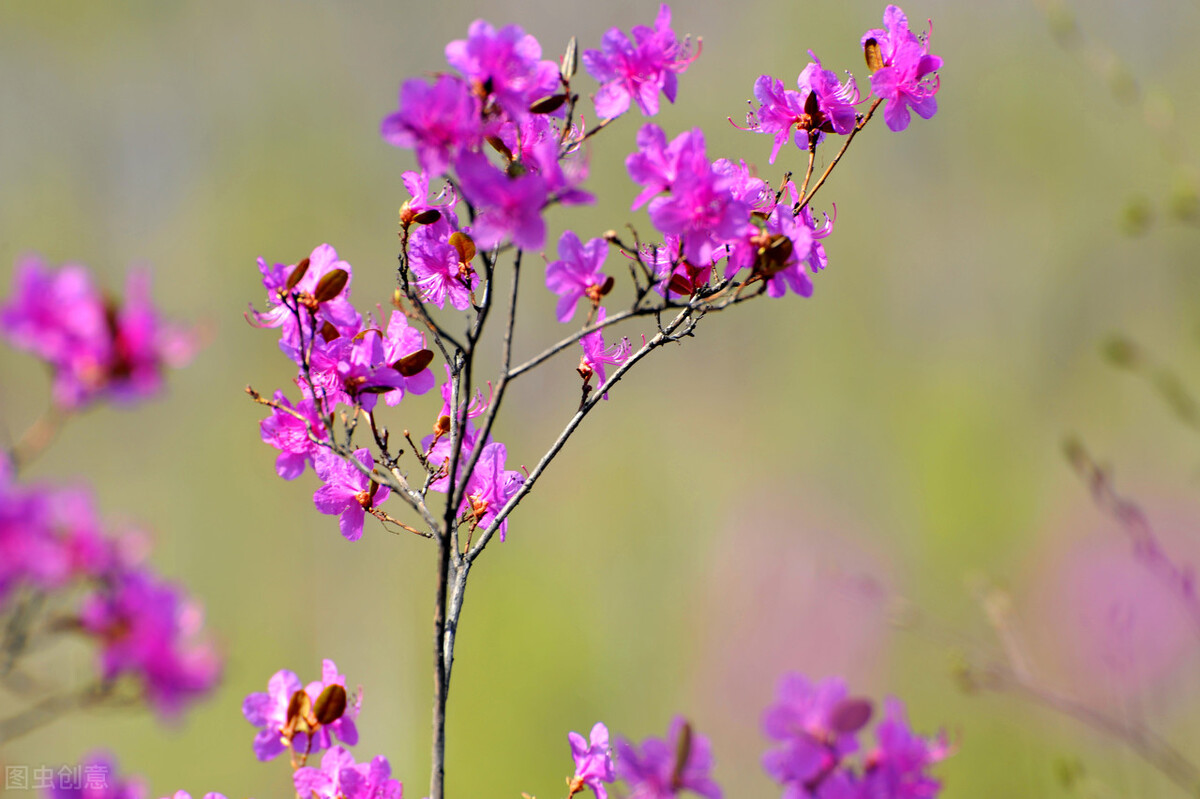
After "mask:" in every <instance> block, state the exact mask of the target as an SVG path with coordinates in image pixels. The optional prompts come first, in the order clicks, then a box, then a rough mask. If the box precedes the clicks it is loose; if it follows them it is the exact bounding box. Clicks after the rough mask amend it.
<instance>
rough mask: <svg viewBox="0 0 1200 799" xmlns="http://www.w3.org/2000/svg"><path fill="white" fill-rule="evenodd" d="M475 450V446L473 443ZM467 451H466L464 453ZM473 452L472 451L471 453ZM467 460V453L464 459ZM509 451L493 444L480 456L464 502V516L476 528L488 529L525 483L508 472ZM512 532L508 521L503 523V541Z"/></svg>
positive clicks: (513, 472)
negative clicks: (505, 466) (506, 462)
mask: <svg viewBox="0 0 1200 799" xmlns="http://www.w3.org/2000/svg"><path fill="white" fill-rule="evenodd" d="M472 446H474V442H472ZM465 449H466V448H465V447H464V450H465ZM468 451H469V450H468ZM461 457H463V458H465V457H466V452H464V453H463V455H462V456H461ZM507 458H508V450H507V449H506V448H505V446H504V445H503V444H499V443H495V442H492V443H489V444H487V445H485V446H484V448H483V450H482V451H481V452H480V453H479V462H478V463H476V464H475V469H474V471H472V472H471V479H470V480H468V481H467V492H466V496H465V497H464V499H463V506H462V508H461V509H460V515H464V514H465V515H468V516H469V517H470V519H471V522H472V524H473V525H475V526H479V527H487V526H488V525H490V524H491V523H492V521H493V520H495V518H496V514H497V513H499V512H500V510H501V509H502V508H503V507H504V506H505V505H506V504H507V503H508V501H509V500H510V499H512V497H513V495H514V494H516V493H517V491H518V490H519V489H520V488H521V486H522V484H524V482H525V476H524V475H523V474H521V472H518V471H512V470H507V469H505V468H504V462H505V460H506V459H507ZM507 532H508V518H507V517H506V518H505V519H504V521H502V522H500V540H501V541H503V540H504V536H505V534H506V533H507Z"/></svg>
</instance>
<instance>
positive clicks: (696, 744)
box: [617, 716, 721, 799]
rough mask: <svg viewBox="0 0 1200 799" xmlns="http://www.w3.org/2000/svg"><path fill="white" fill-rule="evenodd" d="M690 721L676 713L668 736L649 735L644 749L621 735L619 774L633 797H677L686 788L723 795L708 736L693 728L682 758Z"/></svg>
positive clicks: (714, 798) (714, 796) (711, 795)
mask: <svg viewBox="0 0 1200 799" xmlns="http://www.w3.org/2000/svg"><path fill="white" fill-rule="evenodd" d="M686 725H687V722H686V721H685V720H684V718H683V717H682V716H676V717H675V718H674V719H673V720H672V721H671V727H670V729H669V730H667V739H666V740H663V739H661V738H647V739H646V740H645V741H644V742H643V743H642V746H641V748H640V749H639V748H638V747H636V746H634V745H633V743H631V742H630V741H628V740H626V739H624V738H618V739H617V775H618V776H619V777H620V778H621V779H622V780H624V781H625V782H626V783H627V784H628V785H629V789H630V793H629V799H674V797H676V796H678V795H679V794H680V792H682V791H684V790H688V791H692V792H694V793H697V794H699V795H700V796H705V797H708V799H721V788H720V786H719V785H717V784H716V783H715V782H714V781H713V779H712V768H713V756H712V747H711V746H710V745H709V742H708V738H706V737H704V736H703V735H696V734H692V733H691V732H690V730H689V732H688V742H689V743H688V748H687V750H686V753H685V755H684V757H685V758H686V759H685V760H684V761H683V762H682V763H680V762H678V759H679V757H680V746H681V737H682V736H683V735H684V727H685V726H686Z"/></svg>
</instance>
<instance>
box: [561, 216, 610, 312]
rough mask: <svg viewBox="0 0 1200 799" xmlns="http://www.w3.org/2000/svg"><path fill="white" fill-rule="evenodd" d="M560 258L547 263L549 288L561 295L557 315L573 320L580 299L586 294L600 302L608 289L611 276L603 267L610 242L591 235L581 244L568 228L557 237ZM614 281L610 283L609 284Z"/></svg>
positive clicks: (595, 301)
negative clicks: (587, 240)
mask: <svg viewBox="0 0 1200 799" xmlns="http://www.w3.org/2000/svg"><path fill="white" fill-rule="evenodd" d="M558 254H559V256H560V260H557V261H551V262H550V263H549V264H547V265H546V288H548V289H550V290H551V291H553V292H554V293H555V294H558V295H561V299H559V301H558V310H557V316H558V321H560V322H570V321H571V319H572V317H574V316H575V307H576V305H578V304H579V300H581V299H583V298H584V297H587V298H588V299H590V300H591V301H592V302H593V303H596V304H599V302H600V298H601V297H603V296H604V294H605V293H607V291H606V288H605V287H606V282H607V281H608V280H609V278H608V276H607V275H605V274H604V273H603V272H602V271H600V267H601V266H603V264H604V259H605V257H606V256H607V255H608V242H607V241H605V240H604V239H601V238H597V239H591V240H590V241H589V242H588V243H587V244H582V243H581V242H580V241H579V237H578V236H577V235H575V233H574V231H571V230H568V231H566V232H565V233H563V234H562V237H561V238H560V239H559V240H558ZM609 285H611V284H609Z"/></svg>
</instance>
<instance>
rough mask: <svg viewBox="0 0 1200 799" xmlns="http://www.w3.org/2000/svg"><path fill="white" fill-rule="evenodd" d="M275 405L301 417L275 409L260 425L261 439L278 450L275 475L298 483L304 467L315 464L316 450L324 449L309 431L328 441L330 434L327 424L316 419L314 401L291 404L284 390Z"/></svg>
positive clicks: (278, 395) (306, 400)
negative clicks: (326, 429) (277, 404)
mask: <svg viewBox="0 0 1200 799" xmlns="http://www.w3.org/2000/svg"><path fill="white" fill-rule="evenodd" d="M275 402H277V403H279V404H280V405H282V406H283V407H284V408H290V409H291V410H293V411H295V414H298V415H299V417H300V418H297V416H296V415H295V414H291V413H288V412H287V411H285V410H280V409H278V408H272V409H271V415H270V416H268V417H267V418H266V419H263V420H262V422H261V423H260V424H259V428H260V430H261V432H262V440H263V443H265V444H270V445H271V446H272V447H274V448H275V449H277V450H279V457H278V458H276V459H275V473H276V474H278V475H279V476H280V477H282V478H283V479H284V480H295V479H296V478H297V477H299V476H300V475H301V473H302V472H303V471H304V467H305V465H306V464H311V463H312V462H313V458H314V457H315V455H316V453H317V450H319V449H321V446H320V445H319V444H316V443H314V442H313V441H312V440H311V439H310V438H309V437H308V431H309V428H310V427H311V428H312V431H313V433H314V434H315V435H316V436H317V437H318V438H321V439H328V434H327V433H326V432H325V426H324V424H322V422H321V420H320V419H319V418H317V414H316V410H315V408H314V406H313V401H312V400H311V399H304V400H301V401H300V403H299V404H298V405H292V403H291V402H289V401H288V398H287V397H285V396H284V394H283V392H282V391H276V392H275ZM306 421H307V424H306V423H305V422H306Z"/></svg>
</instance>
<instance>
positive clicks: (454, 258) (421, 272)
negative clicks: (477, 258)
mask: <svg viewBox="0 0 1200 799" xmlns="http://www.w3.org/2000/svg"><path fill="white" fill-rule="evenodd" d="M456 231H457V228H455V227H454V225H453V224H452V222H451V221H450V219H448V218H447V217H446V216H443V217H442V218H441V219H439V220H438V221H437V222H434V223H433V224H431V225H423V226H422V227H419V228H417V229H416V230H415V231H414V232H413V234H412V237H411V238H410V239H409V242H408V263H409V267H410V268H411V269H412V274H413V277H414V278H416V281H415V283H416V287H417V290H418V291H419V292H420V293H421V298H422V299H423V300H427V301H429V302H432V303H433V304H434V305H436V306H437V307H439V308H444V307H445V306H446V300H447V298H448V299H449V300H450V304H451V305H453V306H454V307H455V308H457V309H458V310H460V311H465V310H466V309H467V308H469V307H470V306H471V292H472V291H474V290H475V287H476V286H477V285H478V284H479V276H478V275H476V274H475V271H474V270H473V269H471V265H470V264H469V263H463V259H462V254H461V253H460V252H459V251H458V249H457V248H455V247H454V245H452V244H451V243H450V236H452V235H453V234H454V233H455V232H456Z"/></svg>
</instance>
